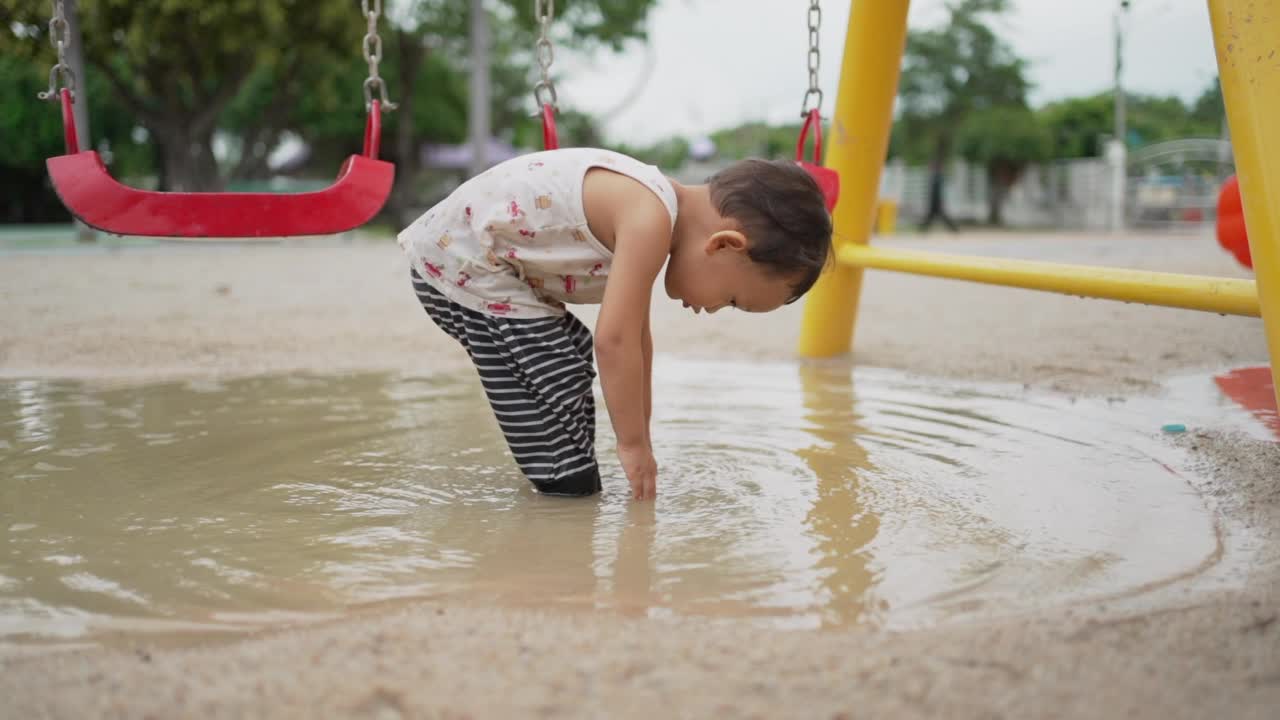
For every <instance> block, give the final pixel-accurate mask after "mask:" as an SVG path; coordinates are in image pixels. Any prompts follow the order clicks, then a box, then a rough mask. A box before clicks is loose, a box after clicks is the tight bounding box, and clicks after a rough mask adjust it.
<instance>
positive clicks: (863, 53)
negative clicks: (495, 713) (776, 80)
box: [799, 0, 908, 358]
mask: <svg viewBox="0 0 1280 720" xmlns="http://www.w3.org/2000/svg"><path fill="white" fill-rule="evenodd" d="M907 6H908V0H853V2H852V3H851V5H850V8H849V29H848V31H847V33H846V35H845V44H844V59H843V61H842V63H841V66H840V87H839V91H838V94H837V96H836V114H835V117H834V119H833V122H832V127H831V132H830V133H829V136H830V139H829V140H828V144H827V157H826V165H827V167H830V168H832V169H834V170H835V171H836V172H838V173H840V203H839V204H838V205H836V209H835V214H834V216H833V220H834V221H835V229H836V248H837V250H839V248H841V247H843V246H845V245H851V244H860V245H865V244H866V243H867V240H868V239H869V237H870V235H871V221H872V210H873V209H874V208H875V203H876V194H877V193H878V191H879V182H880V169H881V167H882V166H883V165H884V159H885V155H886V154H887V153H888V150H889V127H890V125H891V124H892V123H893V98H894V96H895V95H896V94H897V92H898V68H899V66H900V65H901V64H902V51H903V48H904V47H905V45H906V38H907ZM861 292H862V269H861V268H854V267H847V266H844V265H836V266H834V267H832V268H830V269H829V270H827V272H825V273H823V274H822V277H821V278H820V279H819V280H818V283H817V284H816V285H815V286H814V287H813V289H812V290H810V291H809V294H808V297H807V298H806V300H805V305H804V321H803V324H802V325H801V328H800V348H799V350H800V356H801V357H809V358H816V357H830V356H833V355H840V354H842V353H847V352H849V350H850V348H851V347H852V346H853V327H854V321H855V319H856V318H857V315H858V298H859V296H860V294H861Z"/></svg>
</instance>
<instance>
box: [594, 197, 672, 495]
mask: <svg viewBox="0 0 1280 720" xmlns="http://www.w3.org/2000/svg"><path fill="white" fill-rule="evenodd" d="M643 192H644V193H645V194H647V195H648V200H651V201H652V202H647V201H645V199H644V198H639V199H640V200H641V202H629V203H626V204H621V203H620V205H621V206H622V207H624V208H625V209H624V210H621V211H620V215H619V216H618V219H617V222H616V225H615V228H616V229H615V234H614V258H613V266H612V268H611V269H610V271H609V283H608V285H607V286H606V288H605V293H604V301H603V303H602V304H601V308H600V318H599V320H598V321H597V322H596V338H595V349H596V360H597V362H598V363H599V366H600V385H601V387H602V388H603V390H604V399H605V405H606V406H607V407H608V409H609V419H610V420H611V421H612V422H613V429H614V434H615V435H616V436H617V438H618V456H619V459H620V460H621V461H622V466H623V469H624V470H625V471H626V473H627V480H628V481H629V482H630V484H631V490H632V495H633V496H634V497H636V498H637V499H646V498H652V497H653V496H654V493H655V486H656V476H657V464H656V462H655V461H654V459H653V451H652V449H651V448H650V446H649V395H650V393H649V374H648V368H649V365H650V361H649V359H648V358H649V354H650V353H651V352H652V345H651V342H650V341H649V339H648V323H647V318H648V314H649V312H648V310H649V298H650V296H651V294H652V292H653V283H654V281H655V279H656V278H657V276H658V272H659V271H660V270H661V269H662V265H663V263H664V262H665V261H666V258H667V254H668V251H669V248H670V242H671V221H670V216H669V215H667V213H666V210H665V209H664V208H663V207H662V205H661V203H660V202H659V201H658V200H657V198H656V197H654V196H653V195H652V194H651V193H648V191H647V190H646V191H643Z"/></svg>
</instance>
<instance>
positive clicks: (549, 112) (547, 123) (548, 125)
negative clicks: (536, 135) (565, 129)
mask: <svg viewBox="0 0 1280 720" xmlns="http://www.w3.org/2000/svg"><path fill="white" fill-rule="evenodd" d="M542 148H543V149H544V150H558V149H560V133H559V132H557V131H556V109H555V107H553V106H552V105H551V104H549V103H548V104H546V105H543V106H542Z"/></svg>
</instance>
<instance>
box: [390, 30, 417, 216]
mask: <svg viewBox="0 0 1280 720" xmlns="http://www.w3.org/2000/svg"><path fill="white" fill-rule="evenodd" d="M396 52H397V53H399V57H398V58H397V59H398V60H399V62H398V65H399V78H398V82H397V84H396V85H395V90H396V92H397V93H398V96H393V97H392V99H393V100H394V99H395V98H396V97H399V100H398V101H397V102H398V104H399V107H398V108H397V109H396V184H395V190H394V191H393V192H392V193H391V198H390V201H389V202H388V203H387V204H388V205H389V207H388V210H390V212H391V215H392V217H393V218H395V222H396V224H397V225H399V226H400V227H405V226H407V225H408V224H409V223H411V222H413V220H414V218H413V217H412V214H413V212H414V208H413V199H414V198H415V197H417V193H415V192H414V185H415V183H414V180H415V179H416V178H417V175H418V151H417V147H416V145H417V143H416V141H415V137H414V132H413V88H414V84H415V83H416V82H417V79H418V73H419V70H420V69H421V68H422V61H423V59H424V58H425V57H426V54H427V51H426V47H424V46H423V44H422V40H421V39H420V38H419V37H418V35H417V34H416V33H414V32H407V31H405V30H402V29H397V30H396Z"/></svg>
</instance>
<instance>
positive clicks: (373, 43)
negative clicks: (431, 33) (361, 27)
mask: <svg viewBox="0 0 1280 720" xmlns="http://www.w3.org/2000/svg"><path fill="white" fill-rule="evenodd" d="M360 9H361V10H362V11H363V12H364V16H365V17H366V18H368V20H369V31H368V32H367V33H365V36H364V42H362V43H361V47H362V50H363V52H364V60H365V62H367V63H369V77H367V78H365V80H364V110H365V112H370V111H372V110H373V91H374V88H377V90H378V94H379V97H380V99H381V105H382V109H383V110H385V111H387V112H391V111H392V110H395V109H396V104H395V103H393V102H391V98H389V97H387V83H386V82H385V81H384V80H383V79H382V76H381V75H379V74H378V63H379V62H381V61H382V36H381V35H379V34H378V16H379V15H381V14H382V0H373V7H370V6H369V0H360Z"/></svg>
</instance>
